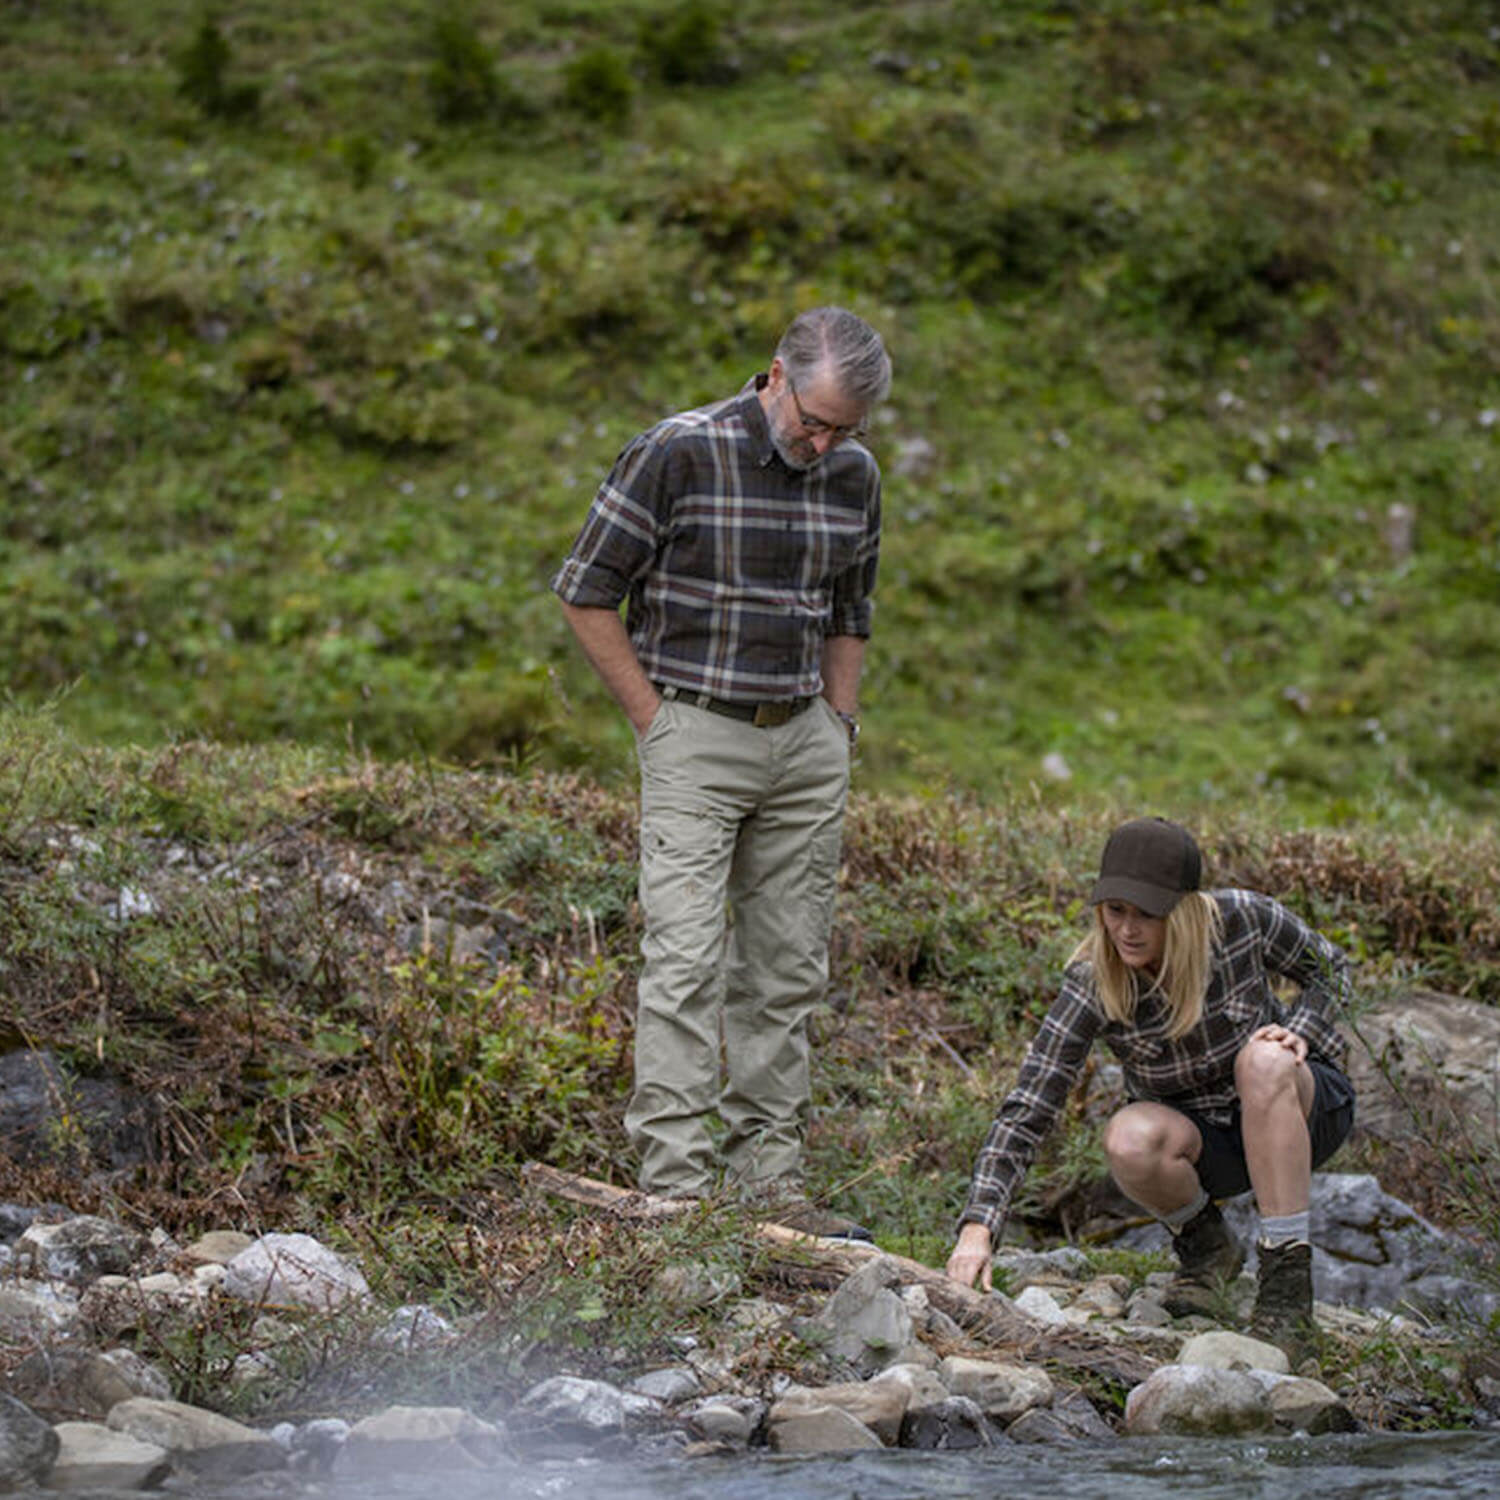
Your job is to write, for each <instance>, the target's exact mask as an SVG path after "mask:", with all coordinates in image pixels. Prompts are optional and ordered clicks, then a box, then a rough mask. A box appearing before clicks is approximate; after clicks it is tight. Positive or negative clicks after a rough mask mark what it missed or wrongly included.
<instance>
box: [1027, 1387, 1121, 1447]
mask: <svg viewBox="0 0 1500 1500" xmlns="http://www.w3.org/2000/svg"><path fill="white" fill-rule="evenodd" d="M1005 1435H1006V1437H1008V1438H1009V1439H1010V1440H1011V1441H1012V1442H1013V1443H1045V1444H1060V1443H1100V1442H1114V1441H1116V1437H1117V1435H1116V1433H1115V1431H1114V1429H1113V1428H1112V1427H1111V1426H1110V1425H1109V1423H1108V1422H1106V1421H1105V1420H1104V1418H1103V1417H1101V1416H1100V1415H1099V1413H1098V1412H1097V1411H1095V1410H1094V1407H1093V1403H1092V1402H1090V1401H1089V1399H1088V1398H1087V1397H1086V1396H1082V1395H1077V1394H1074V1395H1071V1396H1067V1397H1064V1398H1062V1399H1061V1400H1057V1401H1054V1402H1053V1403H1052V1405H1051V1406H1033V1407H1032V1408H1031V1410H1030V1411H1027V1412H1022V1413H1021V1415H1020V1416H1019V1417H1017V1418H1016V1420H1015V1421H1014V1422H1012V1423H1011V1424H1010V1426H1009V1427H1007V1428H1006V1429H1005Z"/></svg>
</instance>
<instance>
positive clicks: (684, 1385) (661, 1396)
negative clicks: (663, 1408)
mask: <svg viewBox="0 0 1500 1500" xmlns="http://www.w3.org/2000/svg"><path fill="white" fill-rule="evenodd" d="M630 1389H631V1390H632V1391H636V1392H638V1393H639V1394H640V1395H642V1396H650V1397H652V1398H653V1399H655V1400H657V1401H665V1402H666V1403H667V1405H668V1406H675V1405H677V1404H678V1403H679V1402H682V1401H690V1400H691V1399H692V1398H693V1397H694V1396H696V1395H698V1394H699V1393H700V1392H701V1391H702V1389H703V1385H702V1382H701V1381H700V1380H699V1379H698V1377H697V1375H696V1374H695V1373H694V1372H693V1370H692V1369H691V1368H690V1367H688V1366H687V1365H668V1366H666V1367H665V1368H663V1369H660V1370H647V1371H646V1372H645V1373H644V1374H642V1375H637V1376H636V1377H635V1379H634V1380H632V1381H631V1382H630Z"/></svg>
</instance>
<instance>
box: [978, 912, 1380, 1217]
mask: <svg viewBox="0 0 1500 1500" xmlns="http://www.w3.org/2000/svg"><path fill="white" fill-rule="evenodd" d="M1211 894H1212V896H1213V899H1214V900H1215V901H1216V902H1217V903H1218V905H1219V910H1220V911H1221V912H1222V913H1223V914H1224V933H1223V937H1222V940H1221V941H1220V943H1219V945H1218V946H1217V947H1216V949H1215V951H1214V956H1213V969H1212V974H1211V976H1210V978H1209V981H1208V991H1207V993H1206V994H1205V996H1204V1000H1203V1019H1202V1020H1201V1021H1200V1022H1199V1023H1198V1025H1197V1026H1195V1027H1194V1028H1193V1030H1192V1031H1190V1032H1188V1033H1187V1035H1186V1036H1183V1037H1180V1038H1179V1039H1178V1040H1177V1041H1170V1040H1168V1038H1167V1035H1166V1030H1167V1009H1166V1005H1165V1003H1164V1002H1163V1001H1162V999H1161V998H1160V997H1159V996H1157V995H1155V994H1146V995H1142V996H1141V997H1140V999H1139V1000H1138V1002H1137V1004H1136V1012H1135V1019H1134V1020H1133V1021H1130V1022H1128V1023H1122V1022H1119V1021H1107V1020H1106V1019H1105V1018H1104V1012H1103V1011H1102V1010H1101V1009H1100V1007H1099V1001H1098V996H1097V993H1096V991H1095V988H1094V968H1093V965H1092V964H1091V963H1088V962H1087V961H1082V960H1081V961H1079V962H1078V963H1073V964H1069V965H1068V967H1067V969H1066V970H1065V971H1064V974H1063V985H1062V990H1061V991H1060V993H1059V994H1058V997H1057V999H1056V1000H1054V1001H1053V1003H1052V1008H1051V1009H1050V1010H1049V1011H1048V1012H1047V1017H1046V1019H1045V1020H1044V1021H1043V1022H1042V1025H1041V1029H1040V1030H1039V1031H1038V1032H1037V1035H1036V1037H1035V1039H1034V1040H1033V1041H1032V1043H1031V1046H1030V1048H1029V1049H1028V1051H1027V1053H1026V1056H1025V1058H1024V1059H1023V1061H1022V1063H1021V1072H1020V1076H1019V1077H1018V1078H1017V1080H1016V1085H1015V1087H1014V1088H1013V1089H1012V1090H1011V1091H1010V1093H1009V1094H1008V1095H1007V1096H1006V1098H1005V1102H1004V1103H1003V1104H1002V1105H1001V1106H1000V1112H999V1113H998V1114H997V1115H996V1116H995V1123H994V1124H993V1125H992V1126H990V1132H989V1135H988V1136H986V1138H985V1142H984V1146H983V1147H982V1148H981V1150H980V1152H979V1158H978V1160H977V1161H976V1162H975V1164H974V1179H973V1182H972V1183H971V1185H970V1187H969V1198H968V1202H967V1203H966V1204H965V1205H964V1210H963V1213H962V1214H961V1215H960V1217H959V1222H960V1223H961V1224H964V1223H969V1222H971V1221H972V1222H975V1223H980V1224H985V1225H988V1226H989V1229H990V1233H991V1235H992V1236H993V1237H994V1238H995V1240H996V1241H998V1240H999V1237H1000V1230H1001V1227H1002V1226H1003V1224H1004V1223H1005V1216H1006V1212H1007V1210H1008V1208H1009V1206H1010V1200H1011V1195H1012V1194H1013V1193H1014V1192H1015V1190H1016V1188H1017V1186H1018V1185H1019V1184H1020V1181H1021V1179H1022V1178H1023V1177H1024V1176H1025V1175H1026V1169H1027V1168H1028V1167H1029V1166H1030V1165H1031V1162H1032V1158H1033V1157H1034V1156H1035V1155H1036V1152H1037V1148H1038V1147H1039V1146H1040V1145H1041V1143H1042V1140H1043V1138H1044V1137H1045V1136H1046V1134H1047V1132H1048V1131H1049V1130H1050V1129H1051V1128H1052V1125H1053V1123H1054V1122H1055V1121H1056V1119H1057V1116H1058V1114H1059V1112H1060V1111H1061V1110H1062V1107H1063V1104H1064V1103H1065V1102H1066V1100H1067V1097H1068V1092H1069V1090H1070V1089H1071V1088H1072V1087H1073V1084H1074V1082H1075V1081H1076V1079H1077V1077H1078V1074H1079V1070H1080V1069H1081V1068H1082V1067H1083V1062H1084V1059H1085V1058H1086V1057H1087V1056H1088V1053H1089V1048H1090V1047H1091V1046H1092V1045H1093V1043H1094V1039H1095V1038H1096V1037H1099V1038H1102V1039H1103V1040H1104V1042H1105V1043H1107V1044H1108V1046H1109V1049H1110V1050H1111V1051H1112V1052H1113V1053H1114V1054H1115V1056H1116V1057H1117V1058H1119V1060H1120V1062H1121V1063H1122V1064H1123V1066H1124V1072H1125V1092H1126V1094H1127V1095H1128V1097H1129V1098H1131V1099H1152V1100H1157V1101H1159V1102H1160V1103H1162V1104H1169V1105H1172V1106H1174V1107H1176V1108H1179V1109H1188V1110H1193V1111H1196V1112H1197V1113H1199V1114H1201V1115H1203V1116H1205V1117H1206V1118H1207V1119H1208V1120H1209V1121H1211V1122H1212V1123H1214V1124H1223V1125H1227V1124H1229V1123H1231V1122H1232V1120H1233V1118H1234V1114H1235V1110H1236V1108H1237V1104H1238V1100H1237V1096H1236V1094H1235V1087H1234V1059H1235V1055H1236V1054H1237V1053H1238V1052H1239V1050H1240V1048H1241V1047H1243V1046H1244V1044H1245V1042H1246V1041H1247V1040H1248V1039H1249V1036H1250V1033H1251V1032H1253V1031H1255V1030H1257V1029H1258V1028H1259V1027H1261V1026H1268V1025H1271V1024H1272V1023H1273V1022H1275V1023H1280V1024H1283V1025H1285V1026H1286V1027H1287V1029H1288V1030H1290V1031H1295V1032H1296V1033H1297V1035H1298V1036H1300V1037H1302V1038H1303V1039H1304V1040H1305V1041H1306V1042H1307V1048H1308V1053H1309V1055H1315V1056H1317V1057H1319V1058H1321V1059H1322V1060H1324V1061H1326V1062H1331V1063H1333V1064H1335V1065H1336V1066H1338V1067H1342V1066H1343V1063H1344V1057H1345V1054H1346V1052H1347V1050H1348V1048H1347V1044H1346V1043H1345V1041H1344V1039H1343V1038H1342V1037H1341V1036H1340V1035H1339V1033H1338V1030H1337V1029H1336V1027H1335V1025H1334V1018H1335V1015H1336V1013H1337V1012H1339V1011H1341V1010H1343V1009H1344V1007H1346V1006H1347V1004H1348V1002H1349V998H1350V995H1351V982H1350V977H1349V963H1348V959H1347V958H1346V957H1345V955H1344V953H1343V951H1342V950H1341V949H1339V948H1337V947H1335V946H1334V945H1333V944H1332V943H1330V942H1329V941H1328V939H1327V938H1325V937H1323V936H1322V935H1321V934H1320V933H1317V932H1315V931H1313V929H1312V928H1311V927H1309V926H1308V925H1307V924H1306V923H1305V922H1303V921H1302V920H1301V919H1300V918H1299V917H1296V916H1294V915H1293V914H1292V913H1291V912H1289V911H1288V910H1287V909H1286V907H1284V906H1282V905H1281V904H1280V903H1279V902H1277V901H1273V900H1272V899H1271V898H1270V897H1269V896H1262V895H1260V894H1258V893H1257V892H1255V891H1237V890H1222V891H1213V892H1211ZM1273 975H1274V976H1276V977H1278V978H1281V979H1287V980H1292V981H1294V982H1295V983H1296V984H1297V985H1298V986H1299V989H1300V993H1299V994H1298V995H1297V997H1296V1000H1295V1003H1293V1004H1292V1005H1290V1006H1289V1007H1288V1006H1283V1005H1282V1004H1281V1002H1280V1001H1279V1000H1278V999H1277V998H1276V995H1275V993H1274V992H1273V990H1272V986H1271V978H1272V976H1273Z"/></svg>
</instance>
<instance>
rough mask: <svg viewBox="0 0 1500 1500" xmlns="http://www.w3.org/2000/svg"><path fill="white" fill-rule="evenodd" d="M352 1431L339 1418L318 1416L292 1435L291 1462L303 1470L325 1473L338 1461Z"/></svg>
mask: <svg viewBox="0 0 1500 1500" xmlns="http://www.w3.org/2000/svg"><path fill="white" fill-rule="evenodd" d="M351 1430H352V1429H351V1428H350V1426H349V1424H348V1423H347V1422H345V1421H344V1420H343V1419H342V1418H340V1417H318V1418H315V1419H314V1420H313V1421H311V1422H304V1423H303V1424H302V1426H301V1427H299V1428H298V1429H297V1430H296V1431H295V1432H294V1433H293V1434H292V1441H291V1454H292V1462H293V1463H294V1464H295V1465H296V1466H297V1467H298V1468H303V1469H312V1470H314V1471H315V1472H317V1473H320V1474H322V1473H327V1472H328V1470H329V1469H331V1468H332V1467H333V1465H334V1463H335V1462H336V1461H337V1459H338V1456H339V1453H340V1452H341V1451H342V1450H343V1447H344V1444H345V1443H347V1442H348V1441H349V1433H350V1431H351Z"/></svg>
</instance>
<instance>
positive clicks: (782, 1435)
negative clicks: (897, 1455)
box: [767, 1406, 883, 1453]
mask: <svg viewBox="0 0 1500 1500" xmlns="http://www.w3.org/2000/svg"><path fill="white" fill-rule="evenodd" d="M767 1436H768V1438H769V1441H770V1444H771V1448H772V1450H773V1451H774V1452H776V1453H849V1452H853V1451H855V1450H857V1449H861V1448H879V1447H881V1446H883V1445H882V1444H881V1441H880V1439H879V1438H878V1437H876V1436H875V1434H874V1433H873V1432H871V1431H870V1429H869V1428H868V1427H866V1426H865V1424H864V1423H863V1422H861V1421H859V1420H857V1419H856V1418H854V1417H851V1416H850V1415H849V1413H848V1412H846V1411H844V1410H842V1409H841V1408H839V1407H837V1406H810V1407H808V1408H806V1409H805V1410H799V1411H796V1412H794V1413H792V1414H791V1415H788V1416H787V1417H785V1418H784V1419H783V1420H781V1421H779V1422H778V1421H777V1420H776V1411H775V1408H774V1407H773V1408H772V1411H771V1416H770V1418H769V1419H768V1424H767Z"/></svg>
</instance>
